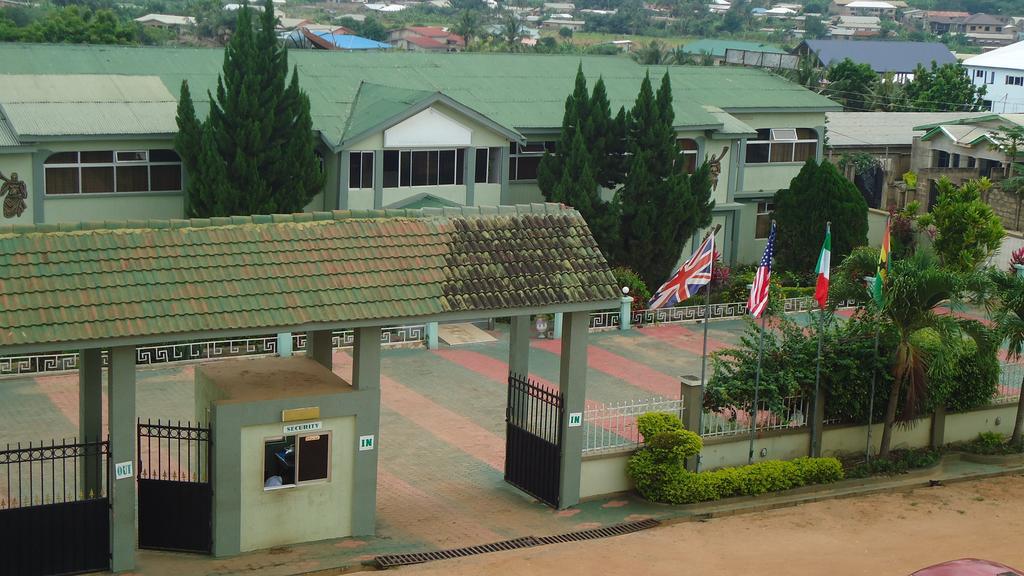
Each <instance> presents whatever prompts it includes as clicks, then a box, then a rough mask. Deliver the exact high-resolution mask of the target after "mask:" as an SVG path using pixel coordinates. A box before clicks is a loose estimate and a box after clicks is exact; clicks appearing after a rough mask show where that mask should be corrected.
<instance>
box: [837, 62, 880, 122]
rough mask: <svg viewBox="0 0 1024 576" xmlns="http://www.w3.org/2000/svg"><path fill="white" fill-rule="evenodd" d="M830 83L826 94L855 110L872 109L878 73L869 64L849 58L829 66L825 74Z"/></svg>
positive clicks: (847, 107) (864, 110)
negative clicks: (858, 62)
mask: <svg viewBox="0 0 1024 576" xmlns="http://www.w3.org/2000/svg"><path fill="white" fill-rule="evenodd" d="M825 79H826V80H828V85H827V86H826V87H825V91H824V94H825V95H826V96H828V97H829V98H832V99H833V100H835V101H836V102H841V103H842V104H843V106H844V107H845V108H846V109H847V110H850V111H853V112H866V111H869V110H871V98H872V96H871V95H872V93H873V92H874V90H875V87H876V85H877V84H878V74H876V73H875V71H874V70H872V69H871V66H869V65H868V64H857V63H855V62H854V61H853V60H850V59H849V58H846V59H844V60H843V61H842V62H839V63H836V64H833V65H831V66H829V68H828V71H827V72H826V74H825Z"/></svg>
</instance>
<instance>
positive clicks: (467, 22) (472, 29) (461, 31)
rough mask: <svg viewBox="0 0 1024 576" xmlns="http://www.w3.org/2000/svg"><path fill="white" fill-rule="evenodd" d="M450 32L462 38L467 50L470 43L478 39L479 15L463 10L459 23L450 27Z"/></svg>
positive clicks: (472, 11)
mask: <svg viewBox="0 0 1024 576" xmlns="http://www.w3.org/2000/svg"><path fill="white" fill-rule="evenodd" d="M452 32H455V33H456V34H458V35H459V36H462V38H463V39H464V40H465V41H466V49H467V50H468V49H469V44H470V42H472V41H473V39H474V38H479V37H480V13H479V12H477V11H476V10H463V12H462V14H461V15H460V16H459V21H458V22H456V23H455V26H453V27H452Z"/></svg>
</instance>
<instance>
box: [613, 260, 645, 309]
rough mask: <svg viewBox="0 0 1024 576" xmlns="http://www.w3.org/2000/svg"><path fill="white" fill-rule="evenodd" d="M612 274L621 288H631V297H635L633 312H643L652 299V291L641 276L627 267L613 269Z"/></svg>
mask: <svg viewBox="0 0 1024 576" xmlns="http://www.w3.org/2000/svg"><path fill="white" fill-rule="evenodd" d="M612 274H613V275H614V276H615V284H616V285H617V286H618V287H619V288H629V295H630V296H632V297H633V305H632V308H633V310H643V309H644V308H646V307H647V301H648V300H650V299H651V290H650V289H649V288H648V287H647V283H645V282H644V279H643V278H641V277H640V275H639V274H637V273H636V272H634V271H633V270H631V269H629V268H626V267H625V266H618V267H615V268H612Z"/></svg>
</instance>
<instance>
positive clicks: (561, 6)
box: [544, 2, 576, 14]
mask: <svg viewBox="0 0 1024 576" xmlns="http://www.w3.org/2000/svg"><path fill="white" fill-rule="evenodd" d="M574 10H576V5H575V4H573V3H572V2H545V3H544V11H545V12H568V13H570V14H572V12H573V11H574Z"/></svg>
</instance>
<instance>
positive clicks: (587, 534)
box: [537, 518, 661, 544]
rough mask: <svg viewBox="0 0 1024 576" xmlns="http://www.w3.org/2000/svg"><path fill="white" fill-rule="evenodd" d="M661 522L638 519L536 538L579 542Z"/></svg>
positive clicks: (624, 532) (645, 528) (639, 529)
mask: <svg viewBox="0 0 1024 576" xmlns="http://www.w3.org/2000/svg"><path fill="white" fill-rule="evenodd" d="M658 524H661V522H658V521H657V520H654V519H650V518H649V519H647V520H638V521H636V522H624V523H622V524H615V525H614V526H607V527H605V528H593V529H590V530H581V531H579V532H569V533H568V534H559V535H557V536H541V537H540V538H537V540H540V542H541V544H560V543H562V542H579V541H580V540H595V539H597V538H608V537H611V536H621V535H623V534H629V533H631V532H639V531H641V530H647V529H648V528H654V527H655V526H657V525H658Z"/></svg>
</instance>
